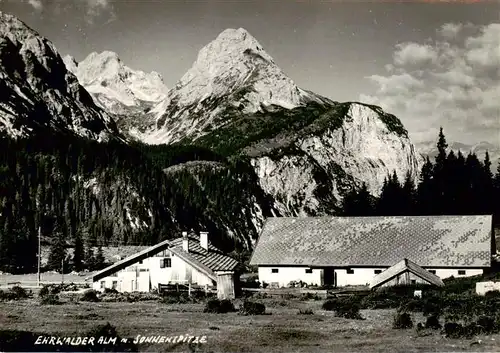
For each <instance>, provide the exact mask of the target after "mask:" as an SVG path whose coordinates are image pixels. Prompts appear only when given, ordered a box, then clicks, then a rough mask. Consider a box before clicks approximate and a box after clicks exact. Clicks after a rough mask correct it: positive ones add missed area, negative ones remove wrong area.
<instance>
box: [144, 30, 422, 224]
mask: <svg viewBox="0 0 500 353" xmlns="http://www.w3.org/2000/svg"><path fill="white" fill-rule="evenodd" d="M155 111H156V112H157V113H158V115H157V121H156V127H152V128H151V129H149V130H147V131H146V132H145V133H143V134H138V135H137V137H138V138H139V139H141V140H142V141H144V142H146V143H149V144H160V143H167V144H172V143H174V144H175V143H180V144H183V145H189V144H196V145H200V146H202V147H205V148H210V149H212V150H214V151H216V152H217V153H220V154H222V155H224V156H228V157H229V156H233V157H236V156H244V157H245V158H248V162H249V163H250V164H251V165H252V166H253V168H254V171H255V173H256V174H257V175H258V176H259V184H260V185H261V187H262V188H263V189H264V190H265V191H266V192H267V193H268V194H269V195H270V196H271V197H272V198H273V199H274V206H273V207H275V208H276V209H277V210H279V212H280V213H281V214H283V215H316V214H332V213H336V212H338V210H339V207H340V202H341V200H342V198H343V195H345V194H346V192H348V191H349V190H350V189H352V188H353V187H360V186H361V185H362V183H363V182H364V183H367V186H368V189H369V190H370V192H371V193H372V194H374V195H377V194H378V193H379V192H380V189H381V187H382V184H383V182H384V179H385V177H386V176H387V175H389V174H391V173H392V172H393V171H396V172H397V175H398V176H399V178H400V180H403V179H404V178H405V177H406V174H408V173H409V174H410V176H411V177H412V178H413V179H414V180H415V181H416V180H417V177H418V173H419V169H420V165H421V162H422V159H421V157H420V156H419V155H418V154H417V153H416V152H415V148H414V146H413V145H412V143H411V141H410V139H409V137H408V134H407V132H406V130H405V129H404V127H403V126H402V124H401V122H400V121H399V120H398V119H397V118H396V117H394V116H392V115H390V114H387V113H385V112H384V111H383V110H382V109H381V108H379V107H375V106H369V105H365V104H362V103H349V102H348V103H338V102H334V101H332V100H330V99H327V98H325V97H322V96H319V95H317V94H314V93H311V92H308V91H305V90H303V89H300V88H299V87H297V85H296V84H295V83H294V82H293V81H292V80H291V79H290V78H289V77H287V76H286V75H285V74H284V73H283V71H282V70H281V69H280V68H279V67H278V65H277V64H276V62H275V61H274V60H273V58H272V57H271V56H269V55H268V54H267V53H266V52H265V51H264V50H263V48H262V46H261V45H260V44H259V43H258V42H257V40H256V39H255V38H253V37H252V36H251V35H250V34H249V33H248V32H246V31H245V30H244V29H241V28H240V29H236V30H235V29H228V30H225V31H224V32H222V33H221V34H220V35H219V36H218V37H217V38H216V39H215V40H214V41H213V42H211V43H209V44H208V45H207V46H206V47H204V48H203V49H202V50H201V51H200V53H199V55H198V58H197V60H196V62H195V63H194V64H193V66H192V68H191V69H190V70H189V71H188V72H187V73H186V74H185V75H184V76H183V77H182V79H181V80H180V81H179V82H178V83H177V84H176V85H175V87H173V88H172V89H171V90H170V91H169V93H168V96H167V99H166V100H165V101H164V102H162V103H160V104H159V105H158V106H157V107H156V108H155Z"/></svg>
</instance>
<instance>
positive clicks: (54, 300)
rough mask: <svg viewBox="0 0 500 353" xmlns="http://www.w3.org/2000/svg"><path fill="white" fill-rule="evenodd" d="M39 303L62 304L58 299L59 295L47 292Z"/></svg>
mask: <svg viewBox="0 0 500 353" xmlns="http://www.w3.org/2000/svg"><path fill="white" fill-rule="evenodd" d="M40 304H42V305H58V304H62V303H61V301H60V300H59V296H58V295H57V294H52V293H49V294H47V295H45V296H44V297H42V298H41V301H40Z"/></svg>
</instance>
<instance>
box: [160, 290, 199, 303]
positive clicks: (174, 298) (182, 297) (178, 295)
mask: <svg viewBox="0 0 500 353" xmlns="http://www.w3.org/2000/svg"><path fill="white" fill-rule="evenodd" d="M191 301H192V299H191V298H189V296H188V294H187V293H184V292H164V293H163V294H162V297H161V302H162V303H163V304H185V303H189V302H191Z"/></svg>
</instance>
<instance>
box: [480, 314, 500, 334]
mask: <svg viewBox="0 0 500 353" xmlns="http://www.w3.org/2000/svg"><path fill="white" fill-rule="evenodd" d="M476 325H477V326H478V328H479V330H480V331H481V332H483V333H486V334H489V333H496V332H498V325H497V323H496V321H495V318H493V317H490V316H481V317H479V319H478V320H477V321H476Z"/></svg>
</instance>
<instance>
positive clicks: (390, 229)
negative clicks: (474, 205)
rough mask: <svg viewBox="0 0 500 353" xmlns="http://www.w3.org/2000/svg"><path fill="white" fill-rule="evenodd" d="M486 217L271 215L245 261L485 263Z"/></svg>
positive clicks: (489, 246) (488, 230) (489, 236)
mask: <svg viewBox="0 0 500 353" xmlns="http://www.w3.org/2000/svg"><path fill="white" fill-rule="evenodd" d="M491 232H492V217H491V216H419V217H408V216H400V217H304V218H293V217H276V218H268V219H267V220H266V222H265V224H264V227H263V229H262V232H261V234H260V237H259V239H258V242H257V244H256V247H255V250H254V252H253V255H252V258H251V261H250V265H261V266H263V265H269V266H277V265H284V266H293V265H295V266H339V267H348V266H387V267H389V266H392V265H393V264H394V263H396V262H398V261H400V260H401V259H403V258H407V259H410V260H412V261H414V262H415V263H418V264H419V265H420V266H425V267H473V268H474V267H476V268H483V267H489V266H490V264H491V254H492V244H493V243H492V234H491Z"/></svg>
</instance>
